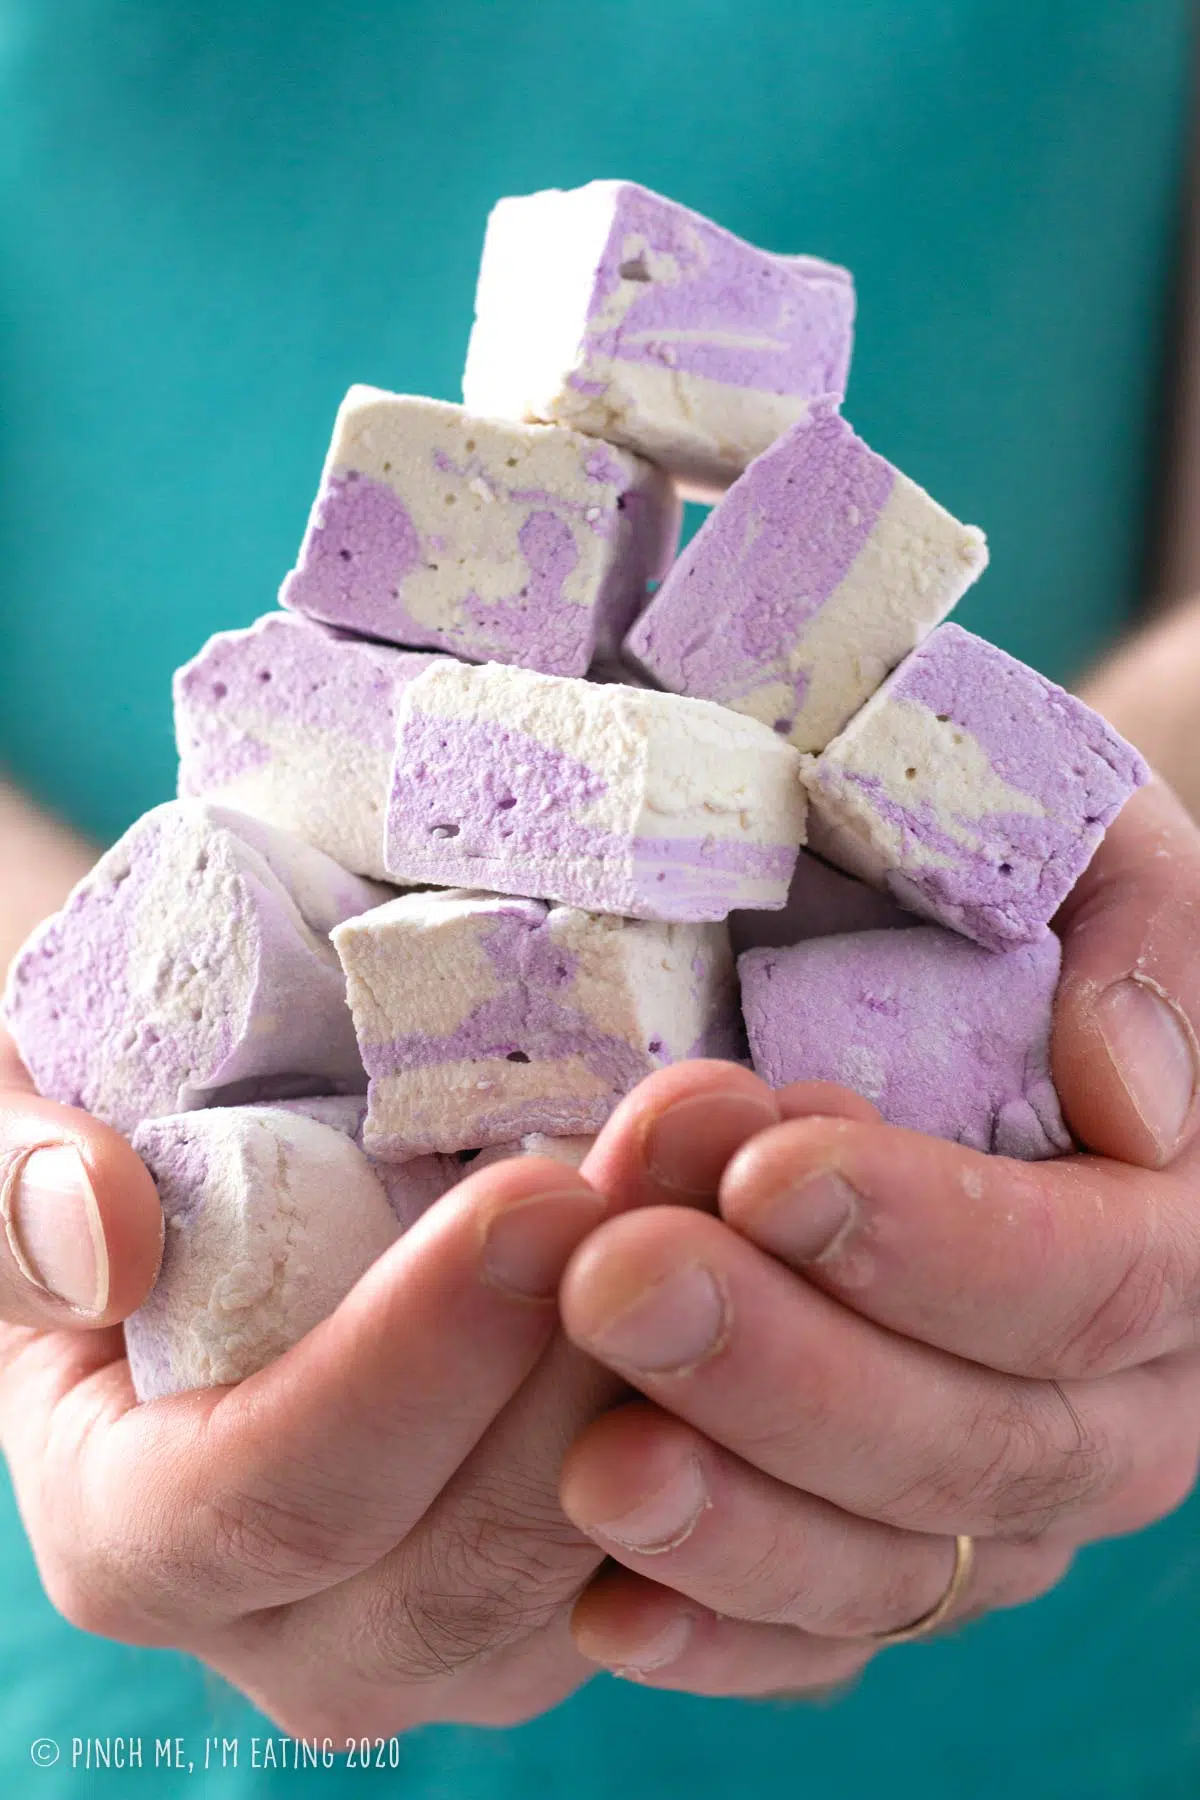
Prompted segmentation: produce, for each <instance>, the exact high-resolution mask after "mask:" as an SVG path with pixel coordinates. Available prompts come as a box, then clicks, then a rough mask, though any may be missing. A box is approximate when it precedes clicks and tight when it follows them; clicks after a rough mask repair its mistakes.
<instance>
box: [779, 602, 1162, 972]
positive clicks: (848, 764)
mask: <svg viewBox="0 0 1200 1800" xmlns="http://www.w3.org/2000/svg"><path fill="white" fill-rule="evenodd" d="M1148 774H1149V772H1148V770H1147V768H1146V765H1145V763H1144V762H1143V761H1142V759H1141V757H1140V756H1139V755H1138V753H1137V751H1136V750H1135V749H1134V748H1133V747H1132V745H1130V744H1127V743H1126V742H1125V740H1124V738H1122V737H1120V736H1119V735H1118V733H1117V732H1115V731H1114V730H1113V728H1112V726H1111V725H1109V724H1108V723H1107V722H1106V721H1105V720H1104V719H1102V718H1101V717H1100V715H1099V714H1098V713H1096V712H1093V711H1092V709H1091V707H1089V706H1085V705H1084V703H1083V701H1082V700H1077V699H1076V698H1075V696H1074V695H1073V694H1068V693H1066V692H1065V691H1064V690H1063V689H1062V688H1060V687H1057V686H1056V685H1055V684H1054V682H1052V681H1047V680H1046V678H1045V676H1043V675H1039V674H1037V673H1036V672H1035V671H1034V670H1033V669H1030V668H1027V667H1026V666H1025V664H1024V663H1020V662H1017V661H1016V659H1015V658H1014V657H1011V656H1008V655H1006V654H1005V652H1004V651H1003V650H998V649H997V648H996V646H995V645H994V644H988V643H985V642H984V640H983V639H982V638H978V637H975V636H973V635H972V633H971V632H969V631H964V630H962V628H961V627H960V626H958V625H942V626H939V628H938V629H937V630H936V631H935V632H933V634H932V635H931V636H930V637H928V638H927V639H926V640H925V643H924V644H923V645H922V646H921V648H920V649H919V650H914V651H913V653H912V655H911V656H909V657H908V658H906V660H905V661H904V662H902V663H901V665H900V667H899V668H898V669H897V670H896V671H895V673H894V674H893V675H891V676H889V678H888V680H887V681H886V682H885V683H884V685H883V686H882V687H881V688H880V690H879V692H878V693H877V694H876V695H875V696H874V698H873V699H871V700H869V701H868V702H867V704H866V706H864V707H863V709H862V711H861V712H860V713H858V714H857V715H856V717H855V718H853V719H852V720H851V721H850V723H849V725H847V727H846V729H845V731H843V732H842V733H841V735H840V736H839V737H836V738H834V740H833V742H832V743H831V744H830V745H829V746H828V748H827V749H826V750H825V751H824V752H823V753H822V755H821V756H819V757H817V758H816V759H815V761H813V762H811V764H810V765H809V766H808V768H807V769H806V771H805V782H806V785H807V787H808V791H809V797H810V800H811V803H812V810H811V813H810V820H811V837H812V846H813V849H814V850H817V851H819V852H820V853H821V854H822V855H823V856H827V857H828V858H829V860H830V861H831V862H834V863H837V864H838V865H839V866H840V867H842V868H844V869H848V870H849V871H850V872H851V873H852V874H855V875H859V876H860V877H861V878H862V879H863V880H864V881H869V882H871V883H873V884H874V885H875V886H878V887H882V888H885V889H886V890H887V891H888V892H890V893H891V894H892V896H893V898H894V899H896V900H897V901H898V902H899V904H900V905H901V906H904V907H907V908H908V910H909V911H910V912H914V913H920V914H922V915H924V916H925V917H926V918H931V919H935V920H937V921H938V923H940V924H942V925H948V926H950V927H951V928H952V929H953V930H955V931H960V932H962V934H963V935H964V936H965V937H970V938H974V939H975V940H976V942H977V943H980V944H982V945H984V947H985V948H986V949H989V950H1009V949H1011V948H1012V947H1013V946H1014V945H1016V944H1028V943H1032V942H1033V941H1034V940H1035V939H1036V938H1038V937H1040V936H1041V935H1042V934H1043V932H1045V930H1046V928H1047V926H1048V924H1049V921H1050V920H1051V919H1052V918H1053V916H1054V914H1055V912H1057V910H1058V908H1059V906H1060V905H1061V903H1062V902H1063V900H1065V899H1066V897H1067V895H1068V894H1069V893H1070V891H1071V889H1072V888H1073V887H1074V885H1075V883H1076V882H1077V881H1078V879H1079V877H1080V876H1081V875H1082V874H1083V872H1084V870H1085V869H1086V868H1087V866H1088V863H1089V862H1090V861H1091V859H1092V856H1093V854H1094V853H1095V850H1096V847H1097V845H1098V844H1099V842H1100V840H1101V838H1102V837H1103V836H1104V833H1105V830H1106V829H1107V827H1108V826H1109V825H1110V824H1111V823H1112V821H1113V819H1114V818H1115V817H1116V815H1117V813H1118V812H1119V811H1120V810H1121V808H1122V806H1123V805H1124V804H1125V802H1126V800H1127V799H1128V798H1129V796H1130V794H1131V793H1133V791H1134V789H1135V788H1138V787H1140V786H1141V785H1142V783H1143V782H1144V781H1146V780H1147V779H1148Z"/></svg>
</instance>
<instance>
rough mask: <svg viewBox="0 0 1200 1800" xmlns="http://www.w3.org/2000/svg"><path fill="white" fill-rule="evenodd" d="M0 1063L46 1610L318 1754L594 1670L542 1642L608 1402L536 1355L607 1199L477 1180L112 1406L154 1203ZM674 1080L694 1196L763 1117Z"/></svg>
mask: <svg viewBox="0 0 1200 1800" xmlns="http://www.w3.org/2000/svg"><path fill="white" fill-rule="evenodd" d="M0 1054H2V1055H3V1057H4V1059H5V1060H4V1062H3V1063H2V1064H0V1071H2V1072H0V1184H2V1185H0V1195H2V1202H0V1204H2V1205H3V1212H4V1221H5V1226H6V1232H5V1234H4V1236H3V1238H0V1318H2V1319H5V1320H7V1321H8V1323H7V1324H3V1325H0V1439H2V1441H3V1446H4V1449H5V1451H6V1452H7V1454H8V1457H9V1460H10V1463H11V1466H12V1472H13V1477H14V1482H15V1487H16V1491H17V1497H18V1501H19V1504H20V1507H21V1512H22V1516H23V1518H24V1521H25V1524H26V1527H27V1530H28V1532H29V1536H30V1539H31V1542H32V1545H33V1549H34V1553H35V1555H36V1557H37V1561H38V1565H39V1568H40V1571H41V1574H42V1577H43V1580H44V1583H45V1585H46V1588H47V1591H48V1593H49V1595H50V1597H51V1599H52V1600H53V1601H54V1602H55V1604H56V1605H57V1606H58V1607H59V1609H60V1610H61V1611H62V1612H63V1613H64V1614H65V1615H66V1617H67V1618H68V1619H70V1620H72V1621H74V1622H75V1623H76V1624H77V1625H79V1626H81V1627H83V1628H84V1629H85V1630H89V1631H93V1632H99V1633H101V1634H102V1635H105V1636H110V1637H115V1638H119V1639H124V1640H126V1641H129V1642H134V1643H142V1644H155V1645H169V1646H174V1647H178V1648H182V1649H184V1650H188V1651H191V1652H193V1653H194V1654H196V1655H197V1656H199V1657H201V1658H202V1659H203V1660H204V1661H205V1662H207V1663H208V1664H209V1665H210V1666H211V1667H213V1668H214V1669H216V1670H218V1671H219V1672H220V1673H221V1674H223V1675H224V1676H225V1677H226V1678H227V1679H229V1680H230V1681H232V1682H233V1683H234V1684H235V1685H236V1686H237V1687H239V1688H241V1689H242V1690H243V1691H244V1692H245V1693H247V1694H248V1695H250V1696H251V1697H252V1698H253V1699H254V1700H255V1701H256V1702H257V1703H258V1704H259V1705H260V1706H261V1707H262V1708H263V1709H264V1710H265V1711H266V1712H267V1713H268V1714H269V1715H270V1716H271V1717H272V1718H273V1719H274V1720H275V1721H276V1722H277V1723H278V1724H279V1725H281V1726H282V1727H283V1728H284V1729H286V1730H289V1731H292V1732H294V1733H296V1734H300V1735H304V1736H306V1737H314V1736H315V1737H319V1738H325V1737H328V1738H330V1739H331V1740H332V1741H333V1744H334V1746H335V1747H337V1748H341V1747H342V1746H343V1744H344V1743H345V1741H346V1740H348V1739H350V1738H355V1739H359V1738H361V1737H362V1736H364V1735H366V1736H369V1737H375V1736H380V1735H390V1734H391V1733H393V1732H397V1731H401V1730H403V1729H405V1728H406V1727H408V1726H411V1725H414V1724H417V1723H420V1722H424V1721H429V1720H458V1721H472V1722H479V1723H488V1724H501V1723H507V1722H510V1721H513V1720H516V1719H520V1718H525V1717H527V1716H529V1715H531V1714H533V1713H537V1712H540V1711H542V1710H544V1709H545V1708H546V1707H548V1706H551V1705H553V1704H555V1703H556V1702H557V1701H558V1700H560V1699H562V1698H563V1697H564V1696H565V1695H566V1694H568V1693H570V1692H571V1691H572V1690H573V1689H574V1688H575V1687H577V1686H578V1685H579V1684H580V1683H581V1682H582V1681H584V1680H586V1679H588V1677H589V1676H590V1675H592V1674H594V1673H595V1669H594V1665H593V1664H592V1663H590V1662H588V1661H587V1660H586V1659H585V1658H584V1657H583V1656H582V1655H580V1654H579V1652H578V1651H577V1650H575V1649H574V1647H573V1645H572V1642H571V1639H570V1634H569V1628H568V1626H569V1614H570V1608H571V1604H572V1602H573V1601H574V1599H575V1597H576V1596H577V1594H578V1593H579V1591H580V1589H581V1588H582V1587H583V1585H584V1584H585V1583H586V1581H587V1580H588V1578H589V1577H590V1576H591V1574H592V1573H593V1572H594V1571H595V1569H596V1568H597V1567H598V1566H599V1564H600V1562H601V1560H602V1555H603V1553H602V1552H601V1551H600V1550H598V1549H597V1548H596V1547H595V1545H594V1544H593V1543H592V1542H591V1541H590V1539H589V1538H587V1537H586V1536H585V1535H584V1534H583V1533H581V1532H579V1531H578V1530H576V1529H575V1528H574V1527H572V1526H571V1525H569V1524H568V1522H567V1520H566V1519H565V1517H564V1516H563V1514H562V1511H561V1507H560V1505H559V1501H558V1495H557V1488H558V1476H559V1470H560V1466H561V1462H562V1457H563V1453H564V1451H565V1449H566V1447H567V1445H568V1444H569V1443H570V1441H571V1439H572V1438H573V1437H574V1436H575V1435H576V1434H577V1433H578V1431H579V1430H580V1429H581V1428H582V1426H583V1425H584V1424H585V1423H587V1422H588V1421H589V1420H590V1419H592V1418H593V1417H595V1416H596V1414H597V1413H598V1412H600V1411H601V1410H602V1409H603V1408H604V1407H606V1406H608V1405H610V1404H612V1402H613V1400H614V1399H615V1398H616V1397H617V1395H618V1394H619V1393H620V1391H621V1390H622V1383H621V1382H620V1381H619V1380H617V1379H616V1378H615V1377H613V1376H612V1375H611V1374H610V1373H609V1372H608V1371H607V1370H604V1369H602V1368H600V1367H598V1366H597V1365H596V1364H595V1363H594V1362H592V1361H591V1360H590V1359H588V1358H586V1357H584V1356H582V1355H581V1354H580V1353H579V1352H578V1351H576V1350H575V1349H573V1348H572V1347H571V1346H570V1345H568V1344H567V1343H566V1342H565V1341H564V1340H563V1338H562V1336H561V1334H560V1333H559V1332H558V1331H557V1320H556V1308H555V1304H554V1299H555V1293H556V1289H557V1285H558V1281H559V1277H560V1275H561V1272H562V1270H563V1268H564V1266H565V1263H566V1260H567V1258H568V1256H569V1255H570V1253H571V1251H572V1250H573V1249H574V1248H575V1246H576V1245H577V1244H578V1243H579V1242H580V1240H581V1239H582V1237H583V1236H584V1235H585V1233H586V1232H587V1231H588V1230H589V1229H590V1228H592V1227H593V1226H595V1225H596V1224H597V1223H598V1222H600V1221H601V1220H602V1219H603V1218H604V1217H605V1216H606V1213H607V1212H609V1211H611V1210H612V1206H608V1205H606V1203H605V1201H603V1200H602V1199H601V1198H600V1196H599V1194H598V1193H597V1192H596V1191H595V1189H594V1188H592V1187H591V1186H589V1184H588V1183H587V1182H586V1181H585V1180H584V1179H582V1178H581V1177H579V1176H577V1175H576V1174H575V1173H574V1172H573V1171H570V1170H568V1169H566V1168H564V1167H563V1166H561V1165H560V1164H558V1163H554V1162H548V1161H546V1160H545V1159H535V1158H524V1159H521V1160H520V1161H514V1162H507V1163H504V1164H500V1165H497V1166H495V1167H493V1168H490V1169H487V1170H483V1171H480V1173H479V1174H477V1175H475V1176H473V1177H471V1178H469V1179H468V1180H466V1181H464V1182H463V1183H462V1184H461V1185H460V1186H459V1187H457V1188H456V1189H455V1190H454V1191H453V1192H452V1193H451V1194H448V1195H446V1196H444V1197H443V1198H442V1199H441V1200H440V1201H438V1202H437V1204H436V1205H435V1206H434V1207H433V1208H432V1209H431V1211H430V1212H429V1213H428V1214H426V1215H425V1217H424V1218H423V1219H421V1220H420V1221H419V1222H418V1223H417V1224H416V1225H415V1226H414V1227H413V1228H412V1229H411V1230H410V1231H409V1232H408V1233H407V1234H406V1235H405V1236H404V1237H403V1238H402V1239H401V1240H400V1241H399V1242H398V1243H397V1244H396V1245H395V1246H393V1248H392V1249H391V1250H390V1251H389V1252H388V1253H387V1254H386V1255H385V1256H384V1257H382V1258H381V1259H380V1260H379V1261H378V1262H377V1263H376V1264H375V1265H374V1267H373V1268H372V1269H370V1270H369V1271H368V1273H367V1274H366V1275H365V1276H364V1277H363V1279H362V1280H361V1281H360V1282H359V1284H358V1285H357V1286H356V1288H355V1289H354V1290H353V1292H352V1293H351V1294H350V1295H349V1296H348V1297H347V1299H346V1300H345V1302H344V1303H343V1304H342V1306H341V1307H340V1308H339V1309H338V1311H337V1312H336V1313H335V1314H334V1315H333V1316H332V1317H330V1318H329V1319H328V1320H326V1321H325V1322H324V1323H323V1324H322V1325H321V1326H320V1327H318V1328H317V1330H315V1331H313V1332H312V1333H310V1334H309V1336H308V1337H307V1338H305V1339H304V1340H303V1341H302V1342H301V1343H300V1344H298V1345H296V1346H295V1347H294V1348H293V1349H292V1350H291V1351H290V1352H289V1353H288V1354H287V1355H286V1356H284V1357H283V1358H282V1359H281V1360H280V1361H279V1362H277V1363H275V1364H274V1365H272V1366H271V1367H270V1368H268V1369H265V1370H263V1371H262V1372H261V1373H260V1374H258V1375H256V1376H254V1377H253V1378H251V1379H250V1380H248V1381H245V1382H243V1383H242V1384H241V1385H240V1386H238V1387H234V1388H225V1389H216V1390H208V1391H205V1392H200V1393H192V1394H184V1395H177V1396H173V1397H172V1398H170V1399H166V1400H159V1401H155V1402H154V1403H153V1404H151V1405H148V1406H138V1405H136V1404H135V1402H134V1396H133V1392H132V1388H131V1385H130V1379H129V1369H128V1364H127V1363H126V1361H125V1358H124V1352H123V1343H122V1336H121V1331H120V1328H119V1325H118V1324H117V1321H119V1320H120V1319H122V1318H123V1317H125V1316H126V1315H127V1314H128V1313H129V1312H130V1311H131V1310H132V1309H133V1308H134V1307H135V1306H136V1305H138V1303H139V1302H140V1301H141V1300H142V1298H143V1297H144V1296H145V1294H146V1292H147V1291H148V1289H149V1287H150V1285H151V1283H152V1281H153V1278H154V1274H155V1271H156V1268H157V1264H158V1257H159V1249H160V1242H161V1230H162V1226H161V1212H160V1209H159V1205H158V1198H157V1194H156V1193H155V1190H154V1186H153V1184H152V1182H151V1180H150V1178H149V1175H148V1174H147V1172H146V1170H145V1168H144V1167H143V1166H142V1164H141V1163H140V1161H139V1160H138V1158H137V1157H136V1156H135V1155H134V1153H133V1151H132V1150H131V1149H130V1147H129V1145H128V1144H126V1143H125V1142H124V1141H123V1139H121V1138H120V1137H118V1136H117V1135H116V1133H115V1132H112V1131H110V1130H108V1129H107V1128H106V1127H105V1126H103V1125H100V1124H98V1123H97V1122H96V1121H95V1120H94V1119H91V1118H89V1117H88V1116H87V1115H86V1114H83V1113H80V1112H73V1111H70V1110H68V1109H67V1108H65V1107H61V1106H56V1105H54V1104H52V1103H50V1102H48V1101H45V1100H41V1099H38V1098H36V1097H35V1096H34V1094H33V1093H32V1091H31V1089H30V1086H29V1083H28V1078H27V1077H26V1076H25V1075H24V1072H23V1071H22V1070H21V1068H20V1065H19V1062H18V1061H17V1059H16V1057H15V1054H14V1053H13V1052H12V1049H11V1046H7V1047H6V1046H4V1045H3V1043H2V1042H0ZM729 1077H732V1078H733V1080H734V1084H735V1093H734V1096H733V1098H732V1100H728V1099H727V1100H725V1101H722V1099H721V1098H720V1093H721V1092H722V1091H724V1089H725V1088H726V1087H727V1084H728V1078H729ZM690 1081H691V1085H692V1088H693V1090H694V1091H696V1092H698V1093H700V1094H704V1093H706V1092H708V1093H710V1094H711V1096H712V1098H711V1100H710V1102H709V1104H708V1106H707V1108H706V1113H705V1119H704V1123H703V1130H702V1131H701V1132H698V1133H697V1134H696V1137H695V1140H694V1142H693V1145H692V1156H693V1166H694V1167H697V1168H699V1169H700V1171H701V1177H702V1180H703V1182H704V1185H705V1186H706V1187H707V1188H708V1189H709V1191H713V1190H715V1187H716V1182H717V1179H718V1177H719V1175H720V1171H721V1169H722V1168H723V1167H724V1166H725V1164H726V1163H727V1161H728V1159H729V1156H730V1155H731V1153H732V1152H733V1150H734V1149H735V1148H736V1147H737V1146H738V1145H739V1144H741V1143H742V1142H744V1141H745V1140H746V1139H747V1138H749V1137H751V1136H752V1135H753V1134H754V1132H755V1131H757V1130H759V1129H761V1128H762V1127H763V1126H769V1125H770V1124H772V1123H774V1122H775V1121H777V1120H778V1119H779V1118H780V1117H781V1116H782V1115H781V1114H780V1112H779V1109H778V1108H777V1106H776V1105H775V1102H774V1100H773V1099H772V1098H771V1097H770V1096H767V1097H766V1098H765V1099H764V1100H760V1099H758V1098H757V1097H754V1098H752V1099H751V1100H750V1101H749V1102H746V1101H745V1100H744V1099H742V1098H739V1093H738V1091H737V1089H738V1084H741V1086H742V1087H749V1088H751V1089H753V1088H755V1087H756V1085H757V1084H755V1082H754V1080H753V1077H751V1076H750V1075H749V1074H747V1073H746V1072H744V1071H741V1070H738V1069H726V1068H724V1067H723V1066H722V1065H718V1064H710V1065H706V1066H704V1067H702V1068H700V1070H699V1071H696V1070H695V1069H693V1071H692V1072H691V1075H690ZM598 1152H599V1162H600V1166H601V1167H603V1166H604V1159H605V1151H604V1147H603V1146H602V1145H601V1146H598ZM613 1185H614V1190H615V1185H616V1184H613ZM618 1203H621V1202H614V1203H613V1204H614V1205H615V1204H618Z"/></svg>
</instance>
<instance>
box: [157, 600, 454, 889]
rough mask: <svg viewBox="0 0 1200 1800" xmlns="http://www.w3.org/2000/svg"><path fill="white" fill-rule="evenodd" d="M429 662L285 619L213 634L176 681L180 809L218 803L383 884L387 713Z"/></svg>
mask: <svg viewBox="0 0 1200 1800" xmlns="http://www.w3.org/2000/svg"><path fill="white" fill-rule="evenodd" d="M434 660H435V658H434V657H433V656H432V655H431V654H430V653H429V652H428V651H422V650H397V649H395V648H394V647H393V646H392V645H390V644H374V643H370V642H368V641H366V640H365V639H360V638H353V637H348V636H346V635H345V634H344V633H341V632H338V631H332V630H330V629H328V628H327V627H326V626H324V625H317V624H315V623H313V621H312V620H310V619H302V618H299V617H297V616H296V615H295V614H293V613H282V612H280V613H268V614H267V615H266V616H265V617H264V618H261V619H258V620H256V622H255V623H254V624H253V625H251V626H249V627H248V629H246V630H244V631H219V632H217V634H216V636H215V637H211V638H209V640H208V642H207V644H205V646H204V648H203V649H202V650H201V651H200V652H199V654H198V655H197V656H194V657H193V658H192V660H191V662H189V663H185V664H184V666H183V667H182V668H181V669H179V670H178V671H177V672H176V675H175V738H176V743H177V745H178V748H179V794H180V798H181V799H183V798H188V799H191V798H195V799H205V800H217V801H220V802H221V803H222V804H223V805H226V806H232V807H235V808H236V809H237V810H238V811H240V812H245V813H249V814H250V815H251V816H252V817H253V818H256V819H262V820H264V821H265V822H266V823H267V824H268V825H276V826H279V827H280V828H281V829H282V830H284V831H294V832H296V834H297V835H298V836H299V837H302V838H304V839H305V841H306V842H307V843H310V844H312V845H313V846H314V847H315V848H316V849H318V850H323V851H324V852H325V854H326V855H327V856H332V857H333V859H334V861H335V862H338V863H340V864H341V865H342V867H343V868H344V869H352V870H353V871H354V872H355V873H356V874H358V875H374V876H381V875H382V874H383V872H384V871H383V817H384V811H385V809H386V805H387V795H388V787H389V785H390V780H391V769H392V758H393V756H394V755H395V748H396V702H397V699H398V697H399V695H400V692H401V690H402V689H403V688H404V686H405V684H406V683H407V682H409V681H411V680H412V679H413V678H414V676H417V675H419V674H420V673H421V671H422V669H427V668H428V667H429V665H430V663H431V662H433V661H434Z"/></svg>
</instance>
